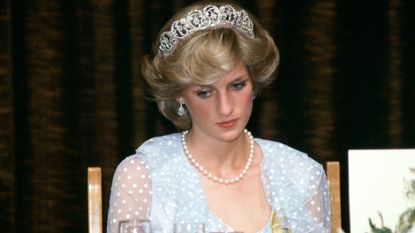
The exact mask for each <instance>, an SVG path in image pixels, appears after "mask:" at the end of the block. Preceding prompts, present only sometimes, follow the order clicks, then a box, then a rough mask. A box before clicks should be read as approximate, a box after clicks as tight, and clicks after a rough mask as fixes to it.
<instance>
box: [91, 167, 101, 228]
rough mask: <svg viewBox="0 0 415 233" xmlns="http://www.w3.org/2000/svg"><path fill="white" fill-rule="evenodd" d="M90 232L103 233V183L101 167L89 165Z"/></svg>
mask: <svg viewBox="0 0 415 233" xmlns="http://www.w3.org/2000/svg"><path fill="white" fill-rule="evenodd" d="M88 232H89V233H102V183H101V168H100V167H88Z"/></svg>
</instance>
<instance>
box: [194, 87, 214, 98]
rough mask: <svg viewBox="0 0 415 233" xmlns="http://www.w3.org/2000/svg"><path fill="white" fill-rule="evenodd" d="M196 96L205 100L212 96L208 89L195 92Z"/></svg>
mask: <svg viewBox="0 0 415 233" xmlns="http://www.w3.org/2000/svg"><path fill="white" fill-rule="evenodd" d="M196 95H197V96H199V97H201V98H207V97H209V96H211V95H212V90H210V89H202V90H198V91H196Z"/></svg>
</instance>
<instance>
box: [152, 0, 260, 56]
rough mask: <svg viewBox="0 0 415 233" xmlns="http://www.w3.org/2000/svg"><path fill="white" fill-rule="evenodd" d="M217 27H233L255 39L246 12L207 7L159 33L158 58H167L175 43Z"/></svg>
mask: <svg viewBox="0 0 415 233" xmlns="http://www.w3.org/2000/svg"><path fill="white" fill-rule="evenodd" d="M217 25H221V26H222V25H223V26H225V27H226V26H230V27H234V28H236V29H238V30H240V31H242V32H245V33H246V34H248V35H249V36H250V37H251V38H254V37H255V34H254V24H253V23H252V20H251V19H250V18H249V15H248V13H246V11H244V10H240V11H237V10H235V9H234V8H233V7H232V6H230V5H223V6H220V7H217V6H215V5H207V6H206V7H204V8H203V10H192V11H190V12H189V13H188V14H187V16H186V17H184V18H181V19H179V20H176V21H174V22H173V23H172V25H171V27H170V31H165V32H163V33H161V35H160V46H159V48H158V55H159V57H164V58H166V57H168V56H169V55H170V54H171V52H173V50H174V49H175V48H176V45H177V43H178V42H179V41H180V40H183V39H185V38H186V37H187V36H189V35H191V34H192V33H193V32H196V31H201V30H205V29H207V28H210V27H215V26H217Z"/></svg>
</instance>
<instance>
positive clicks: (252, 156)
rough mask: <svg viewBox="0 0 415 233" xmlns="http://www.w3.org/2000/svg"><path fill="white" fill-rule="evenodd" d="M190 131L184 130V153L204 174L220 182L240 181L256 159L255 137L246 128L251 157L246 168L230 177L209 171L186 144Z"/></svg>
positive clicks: (233, 182) (232, 182)
mask: <svg viewBox="0 0 415 233" xmlns="http://www.w3.org/2000/svg"><path fill="white" fill-rule="evenodd" d="M188 132H189V131H184V132H183V133H182V145H183V151H184V154H185V155H186V157H187V159H188V160H189V161H190V163H191V164H192V165H193V166H194V167H195V168H196V169H197V170H198V171H199V172H200V173H202V174H203V175H204V176H206V177H207V178H209V179H211V180H212V181H214V182H216V183H219V184H235V183H237V182H239V181H240V180H241V179H242V178H243V177H244V176H245V175H246V173H247V172H248V170H249V168H250V167H251V164H252V161H253V159H254V138H253V137H252V134H251V132H249V131H248V130H246V129H245V130H244V133H245V134H246V135H247V136H248V137H249V157H248V160H247V161H246V164H245V166H244V169H242V172H241V173H240V174H239V175H237V176H235V177H232V178H230V179H225V178H220V177H217V176H215V175H213V174H212V173H210V172H208V171H207V170H206V168H204V167H203V166H202V165H201V164H200V163H198V162H197V161H196V160H195V159H194V158H193V156H192V154H190V151H189V149H188V147H187V145H186V134H187V133H188Z"/></svg>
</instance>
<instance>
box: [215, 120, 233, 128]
mask: <svg viewBox="0 0 415 233" xmlns="http://www.w3.org/2000/svg"><path fill="white" fill-rule="evenodd" d="M237 122H238V120H237V119H232V120H229V121H222V122H219V123H217V125H218V126H219V127H221V128H232V127H233V126H235V125H236V123H237Z"/></svg>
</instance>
